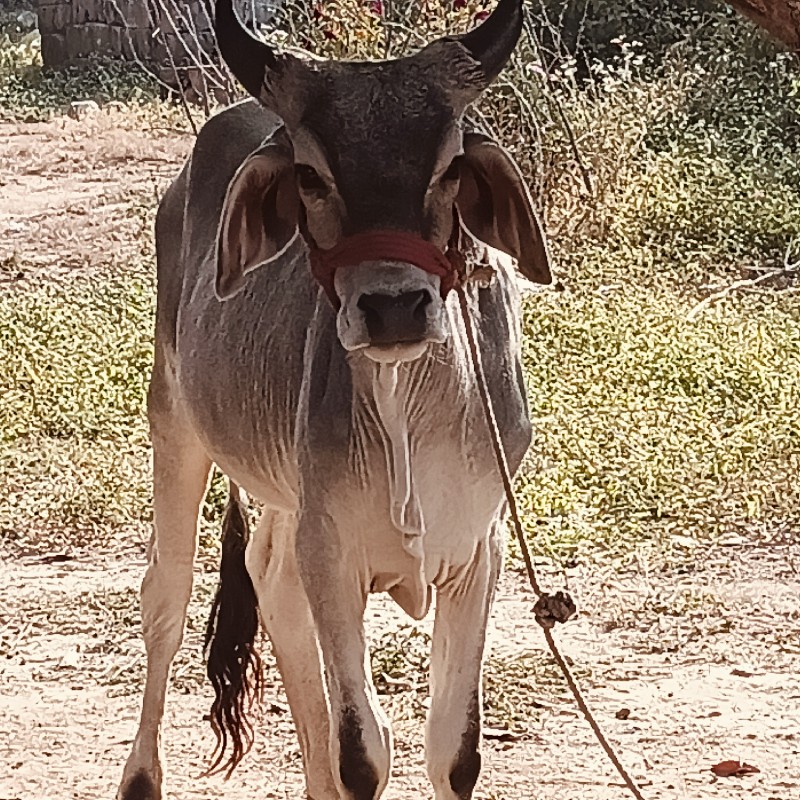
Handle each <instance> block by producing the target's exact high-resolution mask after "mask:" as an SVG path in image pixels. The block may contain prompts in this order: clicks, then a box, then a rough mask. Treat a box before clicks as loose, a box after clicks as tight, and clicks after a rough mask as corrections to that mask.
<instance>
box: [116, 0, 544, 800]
mask: <svg viewBox="0 0 800 800" xmlns="http://www.w3.org/2000/svg"><path fill="white" fill-rule="evenodd" d="M522 24H523V17H522V2H521V0H500V2H499V3H498V4H497V6H496V9H495V10H494V11H493V13H492V14H491V15H490V16H489V17H488V18H486V19H485V20H484V21H483V22H482V23H481V24H480V25H479V26H478V27H476V28H474V29H473V30H471V31H469V32H467V33H465V34H461V35H456V36H448V37H444V38H441V39H439V40H437V41H434V42H433V43H431V44H429V45H427V46H426V47H424V48H423V49H421V50H420V51H419V52H417V53H415V54H413V55H411V56H406V57H403V58H399V59H395V60H384V61H369V62H348V61H324V60H320V61H316V60H307V59H301V58H300V57H298V56H296V55H292V54H288V53H281V52H277V51H276V50H275V49H273V48H271V47H270V46H268V45H267V44H266V43H264V42H262V41H260V40H259V39H256V38H255V37H253V36H252V35H251V34H249V33H248V32H247V30H246V29H245V28H244V27H243V26H242V25H241V23H240V21H239V20H238V18H237V16H236V14H235V12H234V10H233V8H232V3H231V0H218V2H217V4H216V22H215V26H216V33H217V38H218V42H219V46H220V50H221V53H222V56H223V58H224V60H225V61H226V62H227V64H228V65H229V67H230V69H231V71H232V72H233V74H234V75H235V76H236V78H237V79H238V80H239V81H240V82H241V83H242V84H243V86H244V87H245V88H246V89H247V90H248V92H249V94H250V95H252V97H251V98H249V99H247V100H246V101H242V102H240V103H238V104H235V105H233V106H230V107H229V108H227V109H225V110H223V111H221V112H220V113H218V114H217V115H215V116H213V117H211V118H210V119H209V120H208V121H207V123H206V124H205V125H204V127H203V128H202V130H201V131H200V133H199V135H198V137H197V140H196V143H195V145H194V148H193V151H192V153H191V156H190V158H189V160H188V162H187V163H186V165H185V166H184V168H183V170H182V171H181V173H180V175H179V176H178V177H177V178H176V179H175V181H174V182H173V183H172V185H171V186H170V188H169V189H168V190H167V192H166V194H165V195H164V197H163V200H162V202H161V204H160V206H159V209H158V213H157V218H156V225H155V236H156V254H157V278H158V291H157V307H156V323H155V356H154V364H153V369H152V376H151V382H150V386H149V392H148V398H147V410H148V418H149V423H150V430H151V439H152V446H153V515H154V526H153V533H152V538H151V541H150V545H149V550H148V566H147V570H146V573H145V577H144V581H143V584H142V593H141V611H142V628H143V637H144V642H145V647H146V652H147V674H146V683H145V689H144V696H143V701H142V711H141V720H140V724H139V728H138V732H137V734H136V737H135V740H134V743H133V746H132V751H131V754H130V756H129V758H128V760H127V763H126V765H125V768H124V771H123V775H122V780H121V784H120V787H119V791H118V795H117V796H118V798H119V800H145V798H146V799H147V800H160V798H162V796H163V794H164V788H163V772H162V769H163V767H162V764H163V759H162V753H161V744H160V740H161V736H160V729H161V723H162V717H163V713H164V705H165V696H166V688H167V683H168V674H169V670H170V665H171V662H172V660H173V658H174V656H175V653H176V651H177V649H178V647H179V645H180V643H181V639H182V635H183V628H184V622H185V616H186V609H187V604H188V602H189V597H190V593H191V587H192V569H193V562H194V558H195V554H196V550H197V539H198V516H199V512H200V507H201V503H202V501H203V498H204V495H205V492H206V488H207V483H208V480H209V472H210V470H211V467H212V464H216V465H217V467H218V468H219V469H220V470H221V471H222V472H223V473H224V474H225V475H226V476H227V477H228V479H229V480H230V498H229V501H228V507H227V511H226V513H225V518H224V520H223V525H222V528H223V532H222V556H221V564H220V582H219V588H218V591H217V595H216V597H215V599H214V602H213V606H212V612H211V617H210V619H209V627H208V633H207V642H206V644H207V657H208V665H207V670H208V675H209V678H210V679H211V682H212V684H213V687H214V690H215V700H214V704H213V706H212V710H211V714H210V718H211V723H212V726H213V728H214V730H215V732H216V734H217V737H218V745H217V750H216V757H215V758H214V763H213V764H212V767H214V768H216V769H226V770H228V771H230V770H231V769H232V768H233V767H234V766H235V765H236V763H237V762H239V761H240V760H241V758H242V757H243V755H244V754H245V753H246V752H247V750H248V749H249V748H250V746H251V745H252V741H253V725H252V722H251V720H250V718H249V717H248V711H249V710H250V702H251V701H252V699H253V697H254V695H256V694H257V693H258V688H259V675H260V672H259V669H260V664H259V656H258V652H257V648H256V638H257V634H258V630H259V625H260V624H263V627H264V628H265V629H266V632H267V634H268V635H269V638H270V639H271V643H272V647H273V650H274V653H275V657H276V660H277V664H278V667H279V669H280V673H281V676H282V681H283V685H284V687H285V690H286V695H287V698H288V702H289V705H290V708H291V714H292V718H293V721H294V724H295V727H296V731H297V736H298V739H299V743H300V750H301V753H302V758H303V765H304V774H305V782H306V795H307V797H308V798H313V800H339V799H344V798H347V799H349V800H373V799H374V798H378V797H380V795H381V794H382V793H383V791H384V789H385V787H386V785H387V782H388V779H389V774H390V765H391V758H392V738H391V731H390V726H389V723H388V721H387V718H386V717H385V715H384V714H383V713H382V711H381V709H380V706H379V703H378V698H377V695H376V691H375V687H374V685H373V682H372V678H371V675H370V670H369V667H368V665H369V654H368V647H367V643H366V639H365V631H364V621H363V618H364V613H365V606H366V602H367V599H368V596H369V595H370V593H388V594H389V595H390V596H391V598H393V599H394V601H396V602H397V603H398V604H399V606H400V607H402V609H404V611H405V612H407V614H408V615H410V616H411V617H412V618H414V619H421V618H423V617H424V616H426V614H427V613H428V612H429V609H430V606H431V605H432V604H433V605H434V606H435V619H434V626H433V634H432V645H431V669H430V692H431V704H430V710H429V713H428V718H427V723H426V765H427V771H428V775H429V778H430V781H431V783H432V785H433V789H434V793H435V797H436V800H456V798H458V800H466V799H467V798H470V797H471V796H472V793H473V790H474V787H475V784H476V781H477V779H478V774H479V771H480V764H481V757H480V736H481V669H482V662H483V651H484V644H485V636H486V629H487V620H488V616H489V612H490V607H491V604H492V599H493V595H494V591H495V585H496V582H497V580H498V575H499V572H500V569H501V561H502V549H503V531H502V525H503V515H504V513H505V508H506V500H505V495H504V492H503V484H502V480H501V474H500V471H499V468H498V463H497V461H496V459H495V457H494V455H493V450H492V443H491V438H490V435H489V428H488V425H487V421H486V418H485V417H484V413H483V408H482V406H481V402H480V398H479V392H478V384H477V373H476V372H475V369H474V365H473V359H472V357H471V353H470V349H469V346H468V342H467V338H466V330H465V325H464V318H463V316H462V309H461V307H460V304H459V299H460V298H461V297H463V298H464V300H465V303H466V308H467V310H468V313H469V318H470V319H471V320H472V321H473V324H474V330H475V337H476V341H477V352H476V354H475V355H477V356H478V357H479V360H480V362H482V365H483V371H484V375H485V379H486V382H487V383H488V387H489V395H490V398H491V401H492V404H493V408H494V415H495V418H496V422H497V427H498V429H499V434H500V438H501V441H502V444H503V447H504V449H505V453H506V456H507V459H508V463H509V467H510V469H511V471H512V472H514V471H516V470H517V469H518V468H519V465H520V463H521V461H522V459H523V456H524V454H525V452H526V450H527V448H528V446H529V444H530V439H531V425H530V420H529V414H528V408H527V402H526V397H525V387H524V382H523V373H522V367H521V362H520V343H521V321H520V309H519V306H520V292H519V286H520V283H519V277H518V275H517V273H518V272H519V273H521V274H522V276H523V277H524V278H526V279H527V280H528V281H531V282H534V283H538V284H544V285H546V284H548V283H550V281H551V275H550V267H549V259H548V252H547V246H546V243H545V239H544V235H543V232H542V229H541V225H540V223H539V221H538V219H537V216H536V214H535V212H534V209H533V206H532V201H531V197H530V194H529V191H528V189H527V187H526V185H525V183H524V181H523V178H522V177H521V174H520V171H519V169H518V167H517V165H516V164H515V163H514V161H513V160H512V158H511V157H510V156H509V155H508V154H507V153H506V152H505V151H504V150H503V149H502V148H501V147H500V146H499V145H498V144H497V143H496V142H495V141H494V140H493V139H491V138H490V137H489V136H487V135H485V134H484V133H481V132H479V131H477V130H476V129H475V128H476V126H475V125H474V124H471V123H470V122H469V118H468V117H467V116H466V115H465V112H466V110H467V107H468V106H469V104H470V103H471V102H473V101H474V100H476V99H477V98H478V97H479V95H480V94H481V93H482V92H483V91H484V90H485V89H486V87H487V86H488V85H489V84H490V83H491V82H492V81H493V80H494V79H495V78H496V77H497V75H498V74H499V73H500V71H501V70H502V69H503V67H504V65H505V64H506V62H507V61H508V60H509V58H510V56H511V54H512V51H513V50H514V48H515V46H516V43H517V40H518V38H519V35H520V32H521V29H522ZM479 268H480V270H481V273H482V274H483V275H484V279H482V280H470V277H474V274H476V273H477V270H478V269H479ZM459 293H463V294H459ZM246 496H250V497H252V498H254V499H256V500H257V501H258V502H259V504H260V506H261V507H263V513H262V514H261V517H260V519H259V521H258V524H257V525H256V527H255V529H254V530H253V532H252V535H251V534H250V533H249V532H248V529H247V514H246V509H245V505H244V503H245V497H246ZM434 601H435V602H434Z"/></svg>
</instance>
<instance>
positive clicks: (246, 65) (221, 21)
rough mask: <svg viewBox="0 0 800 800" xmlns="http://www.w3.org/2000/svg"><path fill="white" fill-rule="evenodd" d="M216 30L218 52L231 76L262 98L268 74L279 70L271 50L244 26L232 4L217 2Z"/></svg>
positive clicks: (229, 0)
mask: <svg viewBox="0 0 800 800" xmlns="http://www.w3.org/2000/svg"><path fill="white" fill-rule="evenodd" d="M214 30H215V32H216V34H217V44H218V46H219V51H220V53H221V54H222V58H223V59H224V60H225V63H226V64H227V65H228V67H230V70H231V72H232V73H233V74H234V76H235V77H236V78H237V79H238V81H239V82H240V83H241V84H242V86H244V88H245V89H247V91H248V92H250V94H251V95H253V96H254V97H256V98H260V97H261V96H262V87H263V85H264V78H265V77H266V74H267V71H268V70H271V69H275V68H276V67H277V66H278V58H277V56H276V55H275V53H274V52H273V51H272V48H271V47H269V45H267V44H265V43H264V42H262V41H261V40H260V39H256V37H255V36H253V35H252V34H251V33H250V31H248V30H247V28H245V27H244V25H242V23H241V21H240V20H239V17H238V16H237V15H236V12H235V11H234V10H233V1H232V0H217V5H216V13H215V18H214Z"/></svg>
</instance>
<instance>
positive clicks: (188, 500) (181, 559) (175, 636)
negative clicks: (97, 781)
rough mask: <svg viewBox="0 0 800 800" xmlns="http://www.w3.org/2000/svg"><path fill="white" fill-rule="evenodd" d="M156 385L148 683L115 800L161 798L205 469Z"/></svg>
mask: <svg viewBox="0 0 800 800" xmlns="http://www.w3.org/2000/svg"><path fill="white" fill-rule="evenodd" d="M158 381H159V379H158V378H154V381H153V385H152V386H151V391H150V396H149V402H148V408H149V416H150V431H151V438H152V442H153V522H154V525H153V534H152V537H151V539H150V546H149V551H148V562H149V563H148V567H147V572H146V573H145V577H144V581H143V583H142V594H141V607H142V633H143V635H144V643H145V649H146V651H147V677H146V680H145V689H144V699H143V701H142V714H141V719H140V722H139V729H138V731H137V733H136V738H135V739H134V742H133V749H132V751H131V754H130V756H129V758H128V761H127V763H126V765H125V770H124V772H123V776H122V782H121V784H120V788H119V793H118V798H120V800H159V799H160V798H161V796H162V765H161V752H160V750H161V746H160V727H161V718H162V716H163V714H164V701H165V696H166V689H167V680H168V677H169V669H170V665H171V664H172V659H173V658H174V657H175V653H176V652H177V651H178V647H179V646H180V643H181V639H182V638H183V626H184V621H185V619H186V607H187V605H188V603H189V596H190V594H191V591H192V567H193V564H194V555H195V548H196V542H197V520H198V516H199V512H200V504H201V503H202V501H203V497H204V495H205V491H206V486H207V482H208V473H209V471H210V468H211V462H210V461H209V459H208V457H207V456H206V454H205V452H204V450H203V448H202V446H201V445H200V442H199V441H198V440H197V437H196V436H195V434H194V433H193V431H192V430H191V428H190V426H189V424H188V422H187V421H186V419H185V417H184V415H183V414H181V413H180V411H179V409H178V408H176V406H177V403H176V404H173V403H171V402H168V401H167V399H166V398H164V397H162V396H161V395H159V393H158V389H159V388H160V387H159V382H158Z"/></svg>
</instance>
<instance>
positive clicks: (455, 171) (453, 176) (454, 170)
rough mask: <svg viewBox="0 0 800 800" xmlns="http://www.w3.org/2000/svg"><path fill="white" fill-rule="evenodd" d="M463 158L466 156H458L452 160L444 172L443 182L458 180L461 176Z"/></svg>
mask: <svg viewBox="0 0 800 800" xmlns="http://www.w3.org/2000/svg"><path fill="white" fill-rule="evenodd" d="M463 160H464V156H456V157H455V158H454V159H453V160H452V161H451V162H450V166H449V167H448V168H447V169H446V170H445V171H444V172H443V173H442V181H443V182H445V183H447V182H452V181H457V180H458V179H459V178H460V177H461V162H462V161H463Z"/></svg>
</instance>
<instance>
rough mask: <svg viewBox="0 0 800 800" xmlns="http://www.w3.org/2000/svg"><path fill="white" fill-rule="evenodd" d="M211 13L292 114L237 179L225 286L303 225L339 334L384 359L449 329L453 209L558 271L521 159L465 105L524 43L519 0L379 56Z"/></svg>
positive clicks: (225, 5)
mask: <svg viewBox="0 0 800 800" xmlns="http://www.w3.org/2000/svg"><path fill="white" fill-rule="evenodd" d="M216 14H217V15H216V28H217V37H218V41H219V46H220V50H221V52H222V55H223V57H224V59H225V61H226V62H227V64H228V65H229V66H230V68H231V70H232V71H233V73H234V74H235V75H236V77H237V78H238V79H239V80H240V81H241V83H242V84H243V85H244V86H245V88H246V89H247V90H248V91H249V92H250V94H252V95H253V96H254V97H256V98H257V99H258V100H259V101H260V102H261V103H263V104H264V106H266V107H267V108H269V109H271V110H272V111H274V112H276V113H277V114H278V115H279V116H280V117H281V118H282V119H283V121H284V127H283V128H282V129H281V130H280V131H279V132H278V133H277V134H276V135H275V136H273V137H272V138H271V139H270V140H269V142H268V143H266V144H265V145H264V146H263V147H261V148H260V149H259V150H257V151H256V152H255V153H253V154H252V155H251V156H250V157H249V158H248V159H247V160H246V161H245V163H244V164H243V165H242V167H241V168H240V170H239V171H238V173H237V174H236V176H235V178H234V179H233V181H232V182H231V184H230V186H229V189H228V195H227V198H226V201H225V207H224V211H223V218H222V223H221V226H220V233H219V243H218V275H217V292H218V294H219V296H220V297H221V298H223V299H224V298H226V297H228V296H230V295H232V294H234V293H235V292H236V291H238V289H239V288H240V287H241V285H242V284H243V281H244V274H245V273H246V272H247V271H248V270H249V269H252V268H254V267H255V266H259V265H261V264H265V263H268V262H269V261H270V260H272V259H274V258H276V257H277V256H279V255H280V254H281V253H282V252H283V250H284V249H285V248H286V247H287V246H288V244H289V243H290V242H291V241H292V239H293V238H294V236H295V235H296V234H297V232H298V231H299V233H300V235H302V236H303V237H304V238H305V239H306V241H307V243H308V245H309V247H310V248H311V252H312V265H315V267H316V269H315V274H317V277H318V278H319V280H320V282H321V283H322V284H323V286H324V287H325V288H326V291H327V292H328V296H329V298H330V300H331V302H332V303H333V305H334V306H335V307H337V308H338V317H337V327H338V332H339V338H340V340H341V342H342V345H343V346H344V347H345V348H346V349H347V350H359V349H363V351H364V352H365V353H366V355H368V356H370V357H371V358H373V359H375V360H408V359H411V358H415V357H417V356H419V355H420V354H421V353H422V352H424V350H425V347H426V345H427V344H428V343H430V342H441V341H443V340H444V339H445V337H446V331H447V326H446V322H445V314H444V303H443V296H444V294H446V291H445V290H446V286H445V287H443V286H442V277H441V273H442V268H441V267H442V265H444V267H443V268H444V269H446V266H447V265H446V261H444V260H443V259H444V257H443V253H444V251H445V250H446V249H447V247H448V243H449V242H450V241H451V237H452V235H453V231H454V226H456V225H458V224H459V221H462V222H463V224H464V225H465V226H466V228H468V229H469V231H470V232H471V233H472V234H473V235H474V236H475V237H477V238H478V239H480V240H482V241H483V242H485V243H487V244H489V245H491V246H493V247H495V248H497V249H499V250H502V251H504V252H506V253H508V254H509V255H511V256H513V257H515V258H516V259H517V261H518V264H519V267H520V270H521V271H522V272H523V274H524V275H525V276H526V277H528V278H529V279H530V280H532V281H534V282H536V283H549V282H550V271H549V266H548V259H547V252H546V248H545V243H544V239H543V236H542V232H541V229H540V226H539V223H538V221H537V219H536V215H535V213H534V211H533V208H532V205H531V201H530V196H529V194H528V190H527V188H526V186H525V184H524V182H523V180H522V177H521V176H520V173H519V170H518V168H517V167H516V165H515V164H514V162H513V161H512V160H511V158H510V157H509V156H508V155H507V154H506V153H505V152H504V151H503V150H502V149H501V148H500V147H498V146H497V144H496V143H495V142H493V141H492V140H491V139H489V138H487V137H484V136H480V135H477V134H473V133H465V132H464V126H463V114H464V109H465V108H466V107H467V105H468V104H469V103H470V102H472V101H473V100H475V99H476V98H477V97H478V96H479V95H480V93H481V92H482V91H483V90H484V89H485V88H486V87H487V86H488V85H489V84H490V83H491V82H492V81H493V80H494V78H495V77H497V75H498V74H499V72H500V71H501V70H502V68H503V67H504V65H505V63H506V62H507V60H508V59H509V57H510V55H511V52H512V51H513V49H514V47H515V45H516V43H517V39H518V38H519V34H520V31H521V28H522V3H521V1H520V0H500V2H499V3H498V6H497V8H496V9H495V11H494V13H493V14H492V15H491V16H489V17H488V18H487V19H486V20H485V21H484V22H483V23H482V24H481V25H480V26H479V27H478V28H476V29H475V30H473V31H471V32H469V33H467V34H464V35H461V36H454V37H446V38H444V39H440V40H438V41H435V42H433V43H432V44H430V45H428V46H427V47H425V48H424V49H423V50H421V51H420V52H418V53H416V54H415V55H413V56H409V57H406V58H401V59H397V60H392V61H379V62H336V61H302V60H300V59H298V58H297V57H295V56H292V55H289V54H276V53H275V52H273V50H272V49H271V48H270V47H268V46H267V45H266V44H264V43H263V42H261V41H259V40H257V39H255V38H253V37H252V36H251V35H250V34H249V33H248V31H247V30H246V29H245V28H243V27H242V25H241V24H240V22H239V20H238V19H237V17H236V15H235V13H234V11H233V8H232V4H231V0H218V2H217V12H216ZM387 234H388V235H387ZM381 242H383V243H384V244H383V245H382V244H381ZM382 247H383V249H382ZM345 264H346V267H345V266H344V265H345ZM337 266H338V267H341V268H337ZM445 280H446V278H445Z"/></svg>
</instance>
